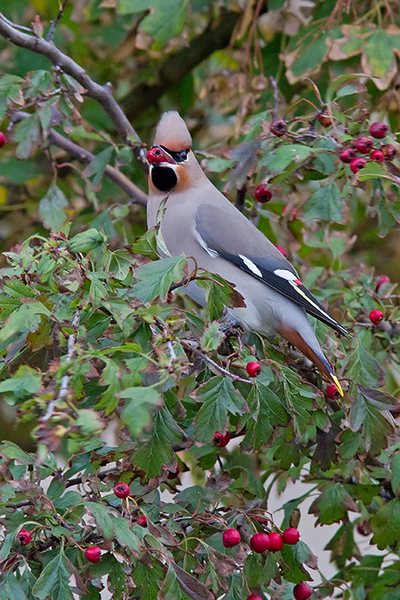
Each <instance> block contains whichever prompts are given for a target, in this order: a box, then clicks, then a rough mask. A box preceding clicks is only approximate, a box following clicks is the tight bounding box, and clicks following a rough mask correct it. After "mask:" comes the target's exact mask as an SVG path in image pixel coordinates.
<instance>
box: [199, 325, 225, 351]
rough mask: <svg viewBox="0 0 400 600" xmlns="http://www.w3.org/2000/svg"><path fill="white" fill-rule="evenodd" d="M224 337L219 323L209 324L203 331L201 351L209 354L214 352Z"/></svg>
mask: <svg viewBox="0 0 400 600" xmlns="http://www.w3.org/2000/svg"><path fill="white" fill-rule="evenodd" d="M223 337H224V334H223V332H222V331H221V328H220V324H219V323H216V322H214V323H211V324H210V325H209V326H208V327H207V328H206V329H205V331H204V333H203V335H202V337H201V339H200V343H201V347H202V348H203V350H205V351H206V352H210V351H212V350H216V349H217V348H218V347H219V345H220V344H221V341H222V339H223Z"/></svg>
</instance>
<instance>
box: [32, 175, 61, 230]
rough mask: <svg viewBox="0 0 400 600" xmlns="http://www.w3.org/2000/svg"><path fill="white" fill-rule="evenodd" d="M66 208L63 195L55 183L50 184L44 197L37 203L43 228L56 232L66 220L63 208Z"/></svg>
mask: <svg viewBox="0 0 400 600" xmlns="http://www.w3.org/2000/svg"><path fill="white" fill-rule="evenodd" d="M67 206H68V201H67V198H66V197H65V194H64V193H63V192H62V191H61V190H60V188H59V187H58V185H57V184H56V183H54V182H53V183H52V184H51V185H50V187H49V189H48V190H47V193H46V195H45V196H44V197H43V198H42V199H41V201H40V202H39V214H40V216H41V217H42V218H43V221H44V224H45V227H47V228H48V229H50V231H58V230H59V229H60V228H61V226H62V225H63V223H64V222H65V220H66V218H67V214H66V212H65V210H64V209H65V208H66V207H67Z"/></svg>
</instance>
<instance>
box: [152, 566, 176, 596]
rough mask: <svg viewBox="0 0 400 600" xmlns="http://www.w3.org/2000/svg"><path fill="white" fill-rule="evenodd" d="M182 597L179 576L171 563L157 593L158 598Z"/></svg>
mask: <svg viewBox="0 0 400 600" xmlns="http://www.w3.org/2000/svg"><path fill="white" fill-rule="evenodd" d="M181 598H182V594H181V588H180V587H179V583H178V578H177V576H176V573H175V571H174V569H173V568H172V566H171V564H169V565H168V571H167V574H166V576H165V579H164V581H163V582H162V585H161V588H160V591H159V593H158V594H157V600H180V599H181Z"/></svg>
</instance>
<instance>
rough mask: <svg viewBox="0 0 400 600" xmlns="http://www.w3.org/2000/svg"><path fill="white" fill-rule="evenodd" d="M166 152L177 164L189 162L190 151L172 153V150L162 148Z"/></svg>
mask: <svg viewBox="0 0 400 600" xmlns="http://www.w3.org/2000/svg"><path fill="white" fill-rule="evenodd" d="M160 148H162V149H163V150H164V151H165V152H167V153H168V154H169V155H170V156H171V157H172V158H173V159H174V160H175V161H176V162H177V163H180V162H185V161H187V155H188V152H189V150H179V152H172V150H168V148H166V147H165V146H161V145H160Z"/></svg>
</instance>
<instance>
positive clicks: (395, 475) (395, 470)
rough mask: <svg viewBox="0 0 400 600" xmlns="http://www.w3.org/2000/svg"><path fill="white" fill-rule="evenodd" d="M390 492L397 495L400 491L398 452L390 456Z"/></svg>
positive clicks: (399, 457)
mask: <svg viewBox="0 0 400 600" xmlns="http://www.w3.org/2000/svg"><path fill="white" fill-rule="evenodd" d="M391 465H392V469H391V473H392V490H393V492H394V493H395V494H396V495H397V494H398V492H399V489H400V452H399V451H397V452H395V453H394V454H393V456H392V463H391Z"/></svg>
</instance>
